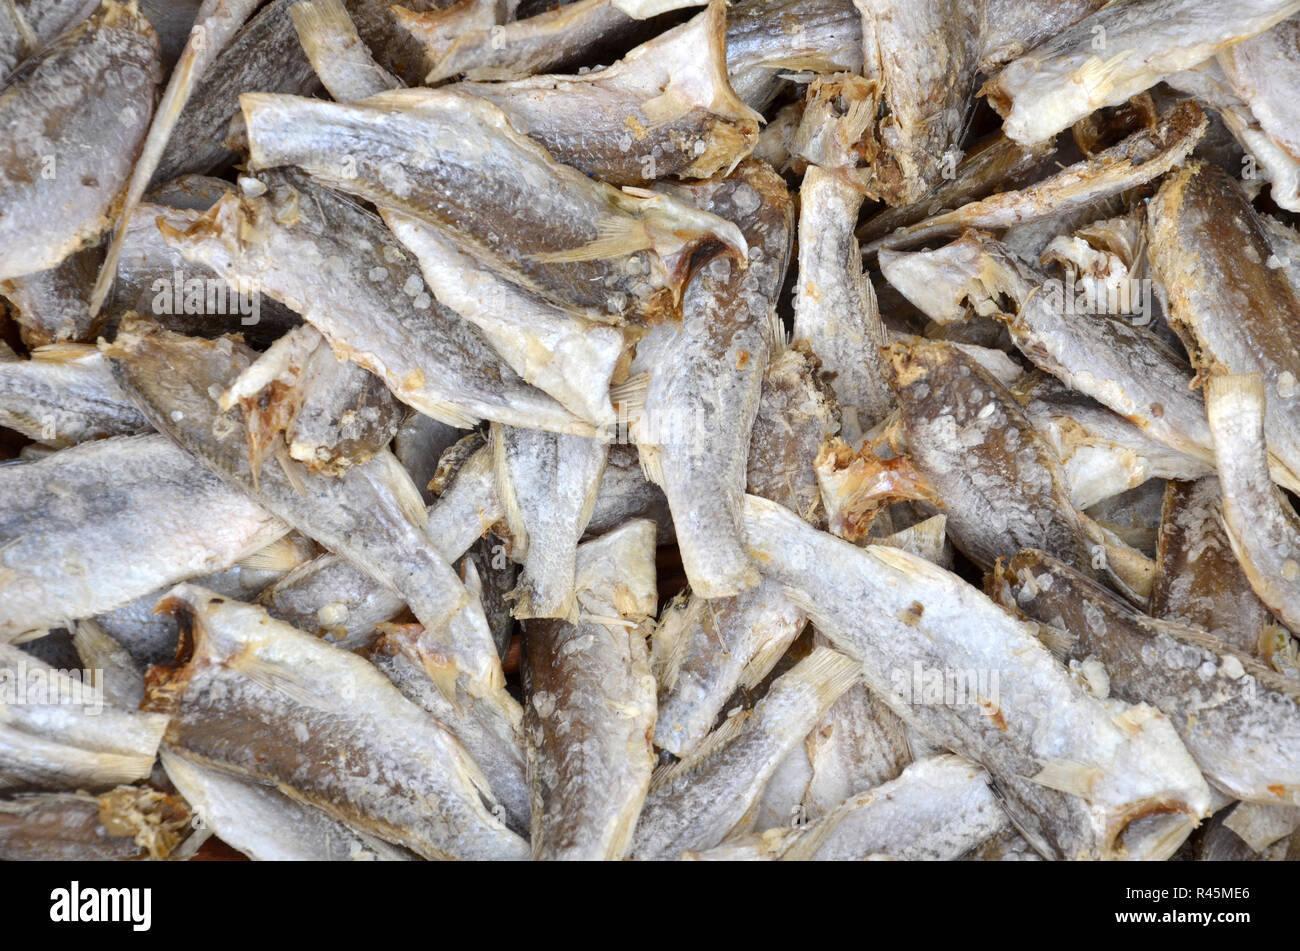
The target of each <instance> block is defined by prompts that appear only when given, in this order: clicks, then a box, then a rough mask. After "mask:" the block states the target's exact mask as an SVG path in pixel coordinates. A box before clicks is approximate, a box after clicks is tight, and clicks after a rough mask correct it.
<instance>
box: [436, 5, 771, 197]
mask: <svg viewBox="0 0 1300 951" xmlns="http://www.w3.org/2000/svg"><path fill="white" fill-rule="evenodd" d="M723 9H724V8H723V4H722V2H721V0H713V2H712V3H710V5H709V9H708V10H707V11H706V12H704V13H701V14H699V15H698V16H696V17H695V18H693V19H692V20H691V21H690V22H688V23H684V24H682V25H681V26H679V27H677V28H676V29H673V30H669V31H668V32H666V33H663V34H660V35H659V36H658V37H656V38H655V39H653V40H651V41H650V42H648V43H644V44H642V45H641V46H638V47H637V48H636V49H634V50H632V51H631V52H630V53H628V54H627V56H625V57H624V58H623V59H621V60H619V61H618V62H617V63H614V64H613V65H611V66H607V67H605V68H604V69H597V70H591V71H589V72H586V73H583V74H581V75H578V76H533V77H531V78H528V79H520V80H516V81H514V82H506V83H472V82H466V83H458V84H456V86H455V87H453V88H455V89H459V90H463V91H464V92H467V93H470V94H472V95H475V96H481V97H483V98H484V99H488V100H491V101H492V102H494V103H496V104H497V105H498V106H500V107H501V108H502V109H503V110H505V112H506V114H507V115H508V116H509V117H510V121H511V123H512V124H513V125H514V126H515V128H517V129H518V130H519V131H520V132H525V133H527V134H528V135H529V136H531V137H532V138H534V139H536V140H537V141H538V142H540V143H541V144H542V145H544V146H546V148H547V149H548V150H550V152H551V154H552V155H554V156H555V158H556V159H557V160H558V161H560V162H563V163H564V164H566V165H572V166H573V167H574V168H576V169H578V170H580V171H583V172H586V173H587V174H588V175H591V176H592V177H594V178H598V179H600V180H601V181H604V182H609V183H610V184H611V185H645V184H648V183H650V182H652V181H654V180H655V179H657V178H709V177H711V176H713V175H714V174H718V173H721V174H726V173H727V172H729V171H731V169H732V168H733V167H734V166H735V165H736V163H737V162H739V161H740V160H741V159H742V158H744V157H745V156H746V155H748V154H749V152H750V151H751V150H752V149H753V148H754V144H755V142H756V140H757V138H758V126H759V122H760V120H761V116H760V115H759V114H758V113H756V112H754V111H753V110H752V109H750V108H749V106H747V105H745V104H744V103H743V102H741V101H740V100H739V99H738V98H737V97H736V94H735V92H733V91H732V88H731V84H730V83H729V82H728V80H727V61H726V52H725V49H724V34H725V29H726V16H725V14H724V12H723Z"/></svg>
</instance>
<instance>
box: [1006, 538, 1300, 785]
mask: <svg viewBox="0 0 1300 951" xmlns="http://www.w3.org/2000/svg"><path fill="white" fill-rule="evenodd" d="M990 589H991V590H992V591H993V592H994V594H995V596H996V597H998V598H999V599H1000V600H1001V601H1002V602H1003V603H1005V604H1006V605H1007V606H1008V607H1012V606H1014V607H1017V608H1019V609H1020V610H1022V611H1024V612H1025V613H1026V614H1028V615H1029V616H1030V617H1032V618H1034V619H1035V620H1038V621H1041V622H1043V623H1044V624H1050V625H1052V626H1053V627H1055V628H1057V629H1059V630H1062V631H1065V632H1067V633H1068V634H1069V635H1071V638H1072V640H1071V642H1070V643H1069V645H1068V648H1067V650H1066V657H1067V659H1069V660H1073V661H1077V662H1079V664H1081V665H1087V664H1089V663H1090V662H1091V663H1095V664H1096V665H1099V666H1100V668H1101V669H1102V672H1101V673H1100V674H1099V675H1098V674H1093V675H1092V676H1100V677H1101V678H1102V680H1103V682H1105V683H1106V684H1108V685H1109V687H1108V689H1109V690H1110V692H1112V693H1113V694H1114V695H1115V696H1117V697H1120V698H1122V699H1125V700H1127V701H1130V702H1136V698H1138V697H1141V698H1144V699H1146V700H1148V701H1149V702H1151V703H1153V704H1155V705H1156V706H1157V707H1159V708H1160V710H1161V711H1163V712H1164V713H1165V714H1166V715H1167V716H1168V717H1169V720H1170V722H1171V723H1172V724H1173V725H1174V728H1175V729H1176V730H1178V732H1179V735H1180V736H1181V737H1182V738H1183V742H1184V743H1186V745H1187V751H1188V752H1189V753H1190V754H1191V755H1192V757H1193V758H1194V759H1195V760H1196V763H1197V765H1198V766H1199V767H1200V769H1201V771H1202V772H1203V773H1204V774H1205V778H1206V779H1207V780H1209V781H1210V782H1211V783H1213V784H1214V785H1215V786H1216V787H1217V788H1219V789H1221V790H1223V791H1224V792H1226V793H1228V794H1229V795H1231V796H1233V797H1235V798H1240V799H1249V800H1253V801H1256V802H1262V803H1266V804H1269V805H1297V804H1300V685H1297V683H1296V682H1295V681H1294V680H1290V679H1288V678H1286V677H1283V676H1281V675H1279V674H1277V673H1275V672H1274V671H1272V670H1270V669H1269V668H1267V667H1265V666H1264V665H1263V664H1261V663H1259V662H1258V661H1256V660H1254V659H1253V658H1252V657H1250V655H1248V654H1244V653H1241V652H1238V651H1234V650H1233V649H1232V648H1230V647H1229V646H1228V645H1227V644H1226V643H1224V642H1223V641H1221V640H1219V639H1218V638H1216V637H1214V636H1213V635H1211V634H1208V633H1206V632H1205V631H1204V630H1202V629H1200V628H1192V627H1186V626H1184V625H1181V624H1175V623H1172V622H1169V621H1157V620H1155V619H1154V618H1150V617H1147V616H1146V615H1144V614H1142V613H1140V612H1139V611H1136V610H1134V609H1133V608H1131V607H1129V606H1128V605H1126V604H1124V603H1123V602H1122V601H1120V600H1119V599H1117V598H1115V597H1114V596H1113V595H1111V594H1110V593H1109V592H1107V591H1106V590H1105V589H1104V588H1101V587H1100V586H1099V585H1097V584H1096V583H1095V582H1092V581H1090V580H1089V579H1087V578H1085V577H1083V576H1082V575H1080V574H1079V573H1078V572H1076V571H1073V570H1071V569H1070V568H1068V567H1066V566H1064V565H1062V564H1061V563H1060V562H1059V561H1056V560H1055V559H1053V558H1051V557H1050V556H1048V555H1045V554H1043V553H1042V552H1032V551H1031V552H1022V553H1021V554H1019V555H1017V556H1016V557H1015V558H1012V559H1010V560H1009V561H1008V562H1006V563H1005V564H1004V565H1003V566H1002V567H1000V568H999V570H998V571H997V572H995V574H994V577H993V579H992V581H991V582H990ZM1089 679H1090V681H1091V679H1092V677H1091V676H1090V677H1089Z"/></svg>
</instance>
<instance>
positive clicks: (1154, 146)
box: [863, 101, 1206, 255]
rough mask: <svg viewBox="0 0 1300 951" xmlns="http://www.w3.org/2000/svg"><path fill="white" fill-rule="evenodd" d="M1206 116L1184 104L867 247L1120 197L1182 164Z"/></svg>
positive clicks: (1020, 220)
mask: <svg viewBox="0 0 1300 951" xmlns="http://www.w3.org/2000/svg"><path fill="white" fill-rule="evenodd" d="M1205 128H1206V120H1205V113H1203V112H1202V111H1201V109H1200V107H1198V106H1197V105H1196V103H1194V102H1191V101H1184V102H1180V103H1178V104H1177V105H1175V106H1174V107H1173V109H1172V110H1171V111H1170V112H1169V113H1168V114H1167V115H1166V116H1164V117H1163V118H1162V120H1161V121H1160V124H1159V125H1158V126H1156V128H1154V129H1149V130H1148V129H1143V130H1140V131H1138V132H1135V133H1134V134H1133V135H1131V136H1129V137H1128V138H1126V139H1124V140H1123V141H1121V142H1120V143H1118V144H1117V145H1113V146H1111V147H1110V148H1108V149H1106V150H1105V151H1103V152H1099V153H1097V154H1096V155H1095V156H1093V157H1092V158H1089V159H1085V160H1084V161H1082V162H1078V163H1076V164H1075V165H1071V166H1069V167H1067V168H1065V169H1062V170H1061V171H1060V172H1058V173H1056V174H1055V175H1053V176H1051V177H1050V178H1046V179H1043V180H1042V181H1040V182H1036V183H1034V184H1032V185H1028V186H1026V187H1025V188H1022V189H1020V190H1019V191H1013V192H1004V193H1002V194H998V195H991V196H990V197H988V198H984V199H981V200H980V201H976V202H971V203H970V204H968V205H963V206H962V207H960V208H957V209H956V210H953V211H948V212H943V213H940V214H938V215H935V216H933V217H931V218H927V219H925V220H923V221H919V222H917V223H916V224H912V225H908V226H907V227H905V228H901V229H899V230H898V231H895V232H893V233H892V234H889V235H886V236H885V237H882V238H878V239H876V240H875V241H873V242H871V243H870V244H868V245H867V246H866V247H865V248H863V253H864V254H867V255H871V254H874V253H875V252H876V251H878V250H880V249H881V248H900V247H908V246H911V245H915V244H920V243H921V242H923V241H926V240H928V239H930V238H933V237H936V236H939V235H948V234H957V233H959V232H961V231H963V230H965V229H966V228H1006V227H1009V226H1011V225H1022V224H1025V223H1026V222H1032V221H1036V220H1040V219H1043V218H1049V217H1054V216H1057V215H1061V214H1064V213H1066V212H1068V211H1070V210H1072V209H1076V208H1080V207H1087V206H1089V205H1091V204H1093V203H1095V202H1097V201H1098V200H1099V199H1102V198H1106V197H1109V196H1111V195H1117V194H1119V193H1120V192H1123V191H1127V190H1128V189H1130V188H1134V187H1135V186H1137V185H1141V184H1143V183H1145V182H1149V181H1151V180H1152V179H1154V178H1158V177H1159V176H1161V175H1163V174H1164V173H1165V172H1167V171H1169V170H1170V169H1171V168H1174V167H1175V166H1177V165H1179V164H1180V163H1181V162H1182V161H1183V160H1184V159H1185V158H1187V156H1188V155H1189V154H1191V151H1192V149H1193V148H1195V146H1196V143H1197V142H1198V141H1200V139H1201V136H1202V135H1204V134H1205Z"/></svg>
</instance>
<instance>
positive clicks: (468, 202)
mask: <svg viewBox="0 0 1300 951" xmlns="http://www.w3.org/2000/svg"><path fill="white" fill-rule="evenodd" d="M241 103H242V105H243V109H244V118H245V121H246V123H247V125H248V137H249V145H250V148H251V158H250V163H251V167H252V168H253V169H259V168H270V167H274V166H277V165H298V166H299V167H301V168H302V169H304V170H305V171H307V172H308V173H310V174H311V175H312V177H313V178H315V179H316V180H318V181H319V182H321V183H322V184H325V185H329V186H331V187H334V188H338V189H340V190H342V191H345V192H349V193H351V194H354V195H357V196H359V197H361V198H365V199H367V200H369V201H373V202H375V203H376V204H377V205H379V206H381V207H384V208H388V209H392V210H395V211H402V212H405V213H407V214H410V215H413V216H414V217H416V218H420V219H421V220H424V221H427V222H428V223H429V224H432V225H436V226H438V227H440V228H443V229H445V230H446V231H447V232H448V233H449V234H450V235H452V236H454V237H455V238H456V240H457V241H458V242H460V243H461V244H462V246H463V247H464V249H465V250H466V251H467V252H469V253H471V254H473V255H474V256H475V257H477V258H479V259H480V260H482V261H483V262H484V263H485V264H488V265H489V266H492V267H495V268H499V269H501V270H502V272H503V273H505V274H507V275H510V276H511V277H512V279H513V280H515V281H516V283H522V284H524V285H525V286H528V287H530V288H532V289H534V290H537V291H539V292H541V293H543V294H545V295H546V296H548V297H550V298H551V299H552V300H553V301H554V302H555V303H558V304H562V305H567V306H572V307H575V308H578V309H580V310H582V311H587V312H590V313H591V314H592V315H599V316H602V317H603V318H604V319H606V320H609V319H613V320H621V319H625V318H636V319H643V320H658V319H662V318H663V317H665V316H668V315H671V314H673V313H674V312H675V309H676V306H677V302H678V298H679V297H680V293H681V288H682V285H683V284H684V282H685V280H686V279H687V277H689V274H690V269H691V268H692V267H694V266H696V265H697V262H694V261H692V256H693V255H694V252H695V251H696V250H697V249H699V248H700V247H701V246H702V245H704V246H712V247H715V248H716V247H717V246H718V242H719V241H720V242H721V243H722V244H724V245H726V246H728V247H730V248H733V249H735V250H737V251H738V252H743V251H744V250H745V242H744V239H743V238H742V237H741V236H740V234H739V232H738V231H737V229H736V226H735V225H734V224H731V223H729V222H727V221H725V220H722V219H719V218H717V217H716V216H715V215H710V214H707V213H704V212H701V211H698V210H696V209H692V208H690V207H688V206H686V205H683V204H681V203H680V202H676V201H673V200H672V199H670V198H668V197H666V196H663V195H655V196H652V197H637V196H633V195H630V194H628V193H626V192H620V191H617V190H615V189H613V188H612V187H610V186H608V185H604V184H601V183H599V182H594V181H592V180H591V179H589V178H587V177H585V176H584V175H582V174H581V173H580V172H578V171H577V170H575V169H571V168H568V167H567V166H562V165H559V164H557V163H556V162H555V160H554V159H552V158H551V156H550V155H549V153H547V152H546V150H545V149H543V148H542V147H541V146H539V145H537V144H536V143H534V142H533V141H532V140H530V139H528V138H527V137H526V136H524V135H522V134H521V133H519V132H517V131H515V129H514V128H513V127H512V126H511V124H510V120H509V117H508V116H507V115H506V113H504V112H502V111H501V110H500V109H499V108H498V107H496V106H495V105H493V104H492V103H490V102H488V101H486V100H484V99H481V98H478V97H467V96H464V95H462V94H460V93H458V92H456V91H455V90H450V91H444V90H432V89H395V90H392V91H391V92H386V93H381V94H379V95H377V96H372V97H370V98H369V99H364V100H361V101H359V102H355V103H349V104H339V103H328V102H320V101H318V100H311V99H303V98H300V97H296V96H281V95H274V94H269V93H249V94H247V95H245V96H243V97H242V98H241ZM417 141H418V142H421V143H426V142H436V143H437V145H438V147H437V148H436V149H429V148H428V147H427V146H424V145H421V146H420V147H418V148H417V147H416V146H415V143H416V142H417ZM507 221H509V222H510V229H511V230H510V237H511V240H510V241H509V242H508V243H507V242H505V241H504V240H503V236H502V229H503V228H504V227H505V224H506V222H507Z"/></svg>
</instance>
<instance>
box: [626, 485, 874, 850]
mask: <svg viewBox="0 0 1300 951" xmlns="http://www.w3.org/2000/svg"><path fill="white" fill-rule="evenodd" d="M769 504H775V503H769ZM790 517H791V518H792V519H796V520H797V517H796V516H794V515H791V516H790ZM858 676H859V674H858V664H857V663H856V662H855V661H853V660H852V659H850V658H849V657H847V656H845V655H844V654H841V653H838V652H837V651H833V650H831V649H830V648H826V647H819V648H816V649H815V650H814V651H813V652H812V653H811V654H810V655H808V657H806V658H805V659H804V660H802V661H800V662H799V663H798V664H796V665H795V666H794V667H793V668H792V669H791V670H790V671H789V672H787V673H785V674H783V675H782V676H781V677H778V678H777V679H776V680H775V681H774V682H773V683H772V686H771V687H770V688H769V689H768V692H767V695H766V696H765V697H764V698H763V699H762V700H761V701H759V703H758V705H757V706H756V707H755V708H754V709H753V711H752V712H742V713H740V714H737V715H736V716H734V717H732V718H730V720H728V721H727V722H725V723H724V724H723V725H722V726H720V727H718V729H717V730H715V731H714V732H713V734H712V735H711V737H710V738H709V739H707V740H706V741H705V742H704V743H702V744H700V745H699V746H697V747H696V749H695V751H694V753H693V754H692V755H691V756H690V757H688V758H687V759H684V760H682V761H681V762H679V763H674V764H672V765H671V766H665V767H661V769H660V770H659V771H657V772H656V775H655V777H654V779H653V781H652V783H651V788H650V794H649V795H648V796H647V797H646V802H645V807H644V809H643V810H642V813H641V820H640V822H639V823H638V825H637V830H636V835H635V837H634V839H633V843H632V857H633V858H637V859H642V860H664V859H679V858H681V857H682V854H683V853H684V852H688V851H700V850H704V849H710V848H713V847H714V846H715V845H717V844H718V843H719V842H721V841H722V840H723V839H724V838H725V837H726V836H727V834H728V833H729V832H730V831H731V830H732V829H733V828H734V827H735V826H736V825H737V824H738V823H740V822H741V820H742V819H743V818H744V817H745V814H746V813H747V812H748V811H749V809H750V808H751V806H753V804H754V802H755V801H756V800H757V799H758V796H759V794H760V793H761V792H762V789H763V786H764V784H765V783H766V782H767V780H768V778H769V777H770V776H771V775H772V772H773V771H774V770H775V769H776V768H777V766H778V765H779V764H780V762H781V761H782V760H783V759H784V758H785V756H786V755H787V754H788V753H789V752H790V751H791V750H792V749H794V747H795V746H796V745H797V744H798V743H799V741H800V740H801V739H802V738H803V737H804V736H806V735H807V732H808V730H809V729H811V728H812V725H813V724H814V723H816V722H817V719H818V718H819V717H820V716H821V715H822V714H823V713H824V712H825V711H826V709H827V708H828V707H829V706H830V705H831V704H832V703H834V702H835V700H836V699H837V698H838V697H839V696H840V695H841V694H842V693H844V691H845V690H847V689H848V688H849V687H851V686H852V685H853V684H854V683H855V682H856V681H857V679H858Z"/></svg>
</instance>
